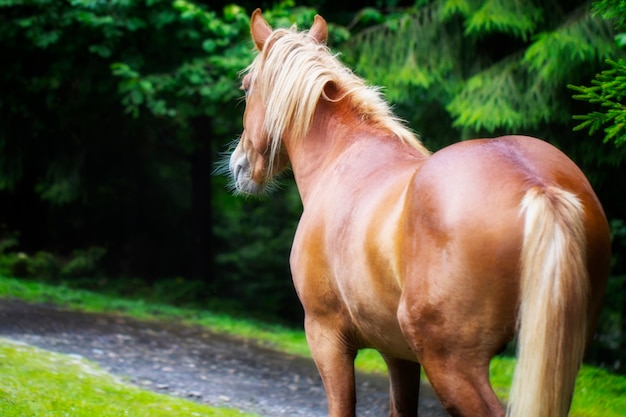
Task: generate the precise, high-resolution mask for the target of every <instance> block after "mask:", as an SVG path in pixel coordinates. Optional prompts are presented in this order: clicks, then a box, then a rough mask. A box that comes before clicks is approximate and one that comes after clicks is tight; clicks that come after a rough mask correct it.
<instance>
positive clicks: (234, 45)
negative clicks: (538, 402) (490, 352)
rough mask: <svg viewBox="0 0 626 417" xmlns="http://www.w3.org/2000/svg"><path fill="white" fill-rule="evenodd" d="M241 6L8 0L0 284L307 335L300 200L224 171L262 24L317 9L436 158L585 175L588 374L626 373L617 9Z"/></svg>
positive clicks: (623, 39) (2, 6) (2, 33)
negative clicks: (193, 312) (549, 156)
mask: <svg viewBox="0 0 626 417" xmlns="http://www.w3.org/2000/svg"><path fill="white" fill-rule="evenodd" d="M235 3H236V4H233V3H232V2H226V1H220V0H217V1H210V2H209V1H200V0H195V1H191V0H189V1H188V0H173V1H172V0H114V1H98V0H71V1H56V0H0V11H1V13H0V52H1V53H2V56H3V57H4V59H3V71H2V73H1V74H0V91H1V94H0V273H2V274H4V275H13V276H21V277H30V278H36V279H46V280H49V281H53V282H66V283H69V284H71V285H81V286H86V287H89V288H92V289H98V290H100V291H111V290H116V291H122V292H124V293H126V294H127V295H129V296H134V297H151V296H154V297H159V298H163V299H165V300H167V301H173V302H181V303H182V302H184V303H196V304H198V305H215V304H216V303H219V305H220V306H224V305H225V304H228V305H230V306H231V307H230V308H233V309H236V310H240V311H244V312H245V314H265V315H268V316H274V317H281V318H283V319H285V318H286V319H287V320H289V321H291V322H292V323H295V324H300V321H301V308H300V306H299V303H298V301H297V299H296V297H295V293H294V291H293V289H292V285H291V281H290V277H289V270H288V263H287V259H288V254H289V248H290V245H291V238H292V235H293V231H294V228H295V225H296V223H297V219H298V217H299V213H300V210H301V207H300V202H299V198H298V194H297V190H296V189H295V187H294V185H293V183H292V182H290V181H289V178H286V179H285V181H284V187H283V189H282V190H279V191H278V192H277V193H275V194H274V195H273V196H271V197H270V198H265V199H263V200H257V199H244V198H236V197H233V196H231V195H230V192H229V189H228V186H227V185H228V179H227V178H225V177H224V176H219V175H211V173H212V172H213V171H214V169H215V167H216V166H217V165H218V164H219V161H220V160H222V159H223V158H224V155H223V154H224V152H225V151H227V150H228V148H229V145H230V144H231V143H232V142H233V141H234V140H235V139H236V138H237V136H238V134H239V133H240V131H241V116H242V113H243V104H242V103H241V102H240V96H241V92H240V91H239V90H238V86H239V76H238V73H239V71H240V70H242V69H243V68H244V67H245V66H246V65H247V64H248V63H249V62H250V61H251V59H252V57H253V52H252V45H251V42H250V40H249V34H248V33H249V32H248V31H249V28H248V19H249V14H250V12H251V11H252V10H253V9H254V8H256V7H262V8H263V9H264V14H265V16H266V18H268V20H269V21H270V23H271V24H272V25H273V26H288V25H291V24H292V23H297V24H298V26H299V27H301V28H306V27H308V25H310V22H311V21H312V17H313V15H314V14H315V13H316V12H319V13H320V14H322V15H323V16H324V17H325V18H326V19H327V20H328V21H329V23H330V24H331V26H330V30H331V33H330V40H329V43H330V46H331V47H332V48H333V49H334V50H336V51H339V52H340V53H341V57H342V59H343V60H344V61H345V62H346V63H347V64H348V65H349V66H350V67H351V68H354V69H355V71H356V72H357V73H358V74H360V75H362V76H363V77H365V78H366V79H367V80H368V81H370V82H371V83H372V84H377V85H381V86H383V88H384V90H383V91H384V93H385V94H386V95H387V97H388V98H389V99H390V100H391V101H392V102H393V104H394V106H395V109H396V111H397V112H398V113H399V114H400V115H401V116H402V117H404V118H405V119H406V120H407V121H408V122H409V124H410V125H411V127H412V128H413V129H414V130H415V131H416V132H418V133H419V134H420V136H421V137H422V139H423V140H424V142H425V144H426V145H427V146H428V147H429V148H430V149H432V150H437V149H439V148H441V147H443V146H445V145H447V144H449V143H452V142H456V141H458V140H463V139H467V138H471V137H489V136H495V135H500V134H505V133H517V134H528V135H534V136H538V137H541V138H543V139H545V140H548V141H550V142H552V143H554V144H555V145H557V146H558V147H560V148H561V149H563V150H564V151H565V152H566V153H567V154H569V155H570V156H571V157H572V158H573V159H574V160H575V161H576V162H577V163H578V164H579V165H580V166H581V167H582V168H583V170H584V171H585V172H586V173H587V175H588V176H589V177H590V178H591V180H592V182H593V185H594V187H595V189H596V190H597V192H598V194H599V196H600V199H601V200H602V202H603V204H604V206H605V209H606V212H607V216H608V217H609V219H610V221H611V225H612V231H613V236H614V267H613V275H612V277H611V281H610V288H609V291H608V294H607V303H606V305H607V308H605V312H604V316H603V318H602V327H601V332H600V335H599V337H598V340H597V342H596V343H595V344H594V349H593V351H592V352H590V360H593V361H594V362H596V363H604V364H605V365H606V366H608V367H609V368H611V369H614V370H621V371H623V370H624V366H623V365H622V364H623V362H624V361H625V360H626V357H625V356H624V355H625V353H624V350H626V349H623V346H624V344H625V342H624V339H625V334H626V308H625V307H624V305H626V303H624V300H625V299H626V278H625V277H626V272H625V271H626V260H625V259H624V256H625V255H624V253H625V249H626V223H625V222H624V220H625V218H626V215H625V214H624V213H626V199H624V197H623V194H624V190H625V189H626V175H624V171H623V167H624V160H625V156H626V150H625V149H626V148H624V146H622V144H623V142H624V137H625V134H624V132H625V131H624V120H625V116H624V91H625V90H624V80H625V71H624V48H623V47H624V44H625V43H626V35H625V34H624V16H625V15H626V11H625V10H623V5H621V4H620V2H619V1H618V0H602V1H599V2H596V3H593V4H592V3H591V2H586V1H565V0H552V1H548V2H539V1H526V2H510V1H506V0H465V1H464V0H432V1H427V0H415V1H398V0H369V1H364V2H363V1H361V2H354V4H352V3H351V2H330V1H327V0H317V1H315V0H311V1H302V2H294V1H289V0H288V1H285V2H282V3H278V2H260V3H259V2H251V1H239V2H235ZM339 3H340V4H339Z"/></svg>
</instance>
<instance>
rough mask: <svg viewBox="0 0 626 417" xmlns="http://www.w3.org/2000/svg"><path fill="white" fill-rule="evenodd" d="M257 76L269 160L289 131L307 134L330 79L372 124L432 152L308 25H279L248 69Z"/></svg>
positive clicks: (299, 135) (298, 136) (255, 82)
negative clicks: (303, 27) (298, 27)
mask: <svg viewBox="0 0 626 417" xmlns="http://www.w3.org/2000/svg"><path fill="white" fill-rule="evenodd" d="M245 72H247V73H249V74H250V76H251V77H252V80H251V85H254V88H255V89H258V90H259V91H260V93H261V95H262V97H263V101H264V102H265V105H266V109H265V110H266V114H265V122H264V128H265V132H266V133H267V135H268V138H269V141H270V143H271V149H270V155H269V158H270V164H269V166H270V167H272V166H273V161H274V160H275V158H276V156H277V155H278V153H279V152H280V149H281V141H282V138H283V135H284V133H285V132H286V131H289V133H290V134H291V135H292V137H293V138H295V139H296V140H298V139H303V138H304V137H305V136H306V134H307V132H308V131H309V128H310V127H311V123H312V122H313V116H314V114H315V108H316V106H317V103H318V102H319V100H320V99H321V98H324V99H326V100H329V101H330V100H331V99H330V98H328V97H327V96H326V95H325V93H324V87H325V86H326V85H327V83H329V82H333V83H334V85H336V86H338V87H339V88H340V91H341V92H342V96H341V97H340V98H339V99H336V100H334V101H341V100H347V101H348V102H349V103H350V105H351V107H352V108H353V109H354V111H356V112H357V113H359V114H360V116H361V118H362V119H363V120H366V121H367V123H369V124H370V125H372V126H374V127H376V128H378V129H381V130H384V131H388V132H390V133H391V134H393V135H394V136H396V137H397V138H398V139H399V140H401V141H403V142H405V143H406V144H407V145H409V146H412V147H413V148H415V149H417V150H418V151H420V152H421V153H423V154H424V155H429V154H430V152H429V151H428V150H427V149H426V147H424V145H423V144H422V142H421V141H420V140H419V139H418V137H417V136H416V135H415V134H414V133H413V132H411V131H410V130H409V129H408V128H407V127H406V126H405V125H404V122H403V121H402V120H400V119H399V118H397V117H396V116H394V115H393V113H392V112H391V108H390V106H389V105H388V104H387V102H386V101H385V100H384V99H383V98H382V96H381V94H380V92H379V89H378V88H375V87H370V86H367V85H366V83H365V81H364V80H363V79H362V78H360V77H358V76H356V75H355V74H354V73H353V72H352V71H351V70H350V69H348V68H347V67H346V66H345V65H343V64H342V63H341V62H340V61H339V60H338V59H337V57H336V56H335V55H333V54H332V53H331V52H330V50H329V48H328V47H327V46H326V45H323V44H320V43H318V42H317V41H315V40H314V39H313V38H312V37H311V36H310V35H309V33H308V31H304V32H297V31H296V28H295V26H294V27H292V28H291V29H277V30H275V31H274V32H272V34H271V35H270V37H269V38H268V39H267V40H266V42H265V46H264V48H263V50H262V51H261V52H260V53H259V54H258V55H257V57H256V58H255V60H254V61H253V62H252V64H251V65H250V66H249V67H248V68H247V69H246V70H245Z"/></svg>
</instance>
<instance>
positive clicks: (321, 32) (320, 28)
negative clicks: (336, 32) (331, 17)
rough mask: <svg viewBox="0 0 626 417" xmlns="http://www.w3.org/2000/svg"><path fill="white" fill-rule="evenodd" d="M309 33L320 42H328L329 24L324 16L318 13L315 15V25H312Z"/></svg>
mask: <svg viewBox="0 0 626 417" xmlns="http://www.w3.org/2000/svg"><path fill="white" fill-rule="evenodd" d="M309 34H310V35H311V36H313V38H315V40H316V41H318V42H319V43H326V39H327V38H328V26H327V25H326V20H324V18H323V17H322V16H320V15H318V14H316V15H315V19H314V20H313V26H311V29H310V30H309Z"/></svg>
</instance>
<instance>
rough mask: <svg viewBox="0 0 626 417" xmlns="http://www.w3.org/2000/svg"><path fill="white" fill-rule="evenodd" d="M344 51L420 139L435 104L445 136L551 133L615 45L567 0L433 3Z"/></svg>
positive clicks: (598, 22)
mask: <svg viewBox="0 0 626 417" xmlns="http://www.w3.org/2000/svg"><path fill="white" fill-rule="evenodd" d="M459 28H463V30H462V31H461V30H459ZM342 50H343V51H344V53H345V55H346V57H347V58H348V60H349V61H350V63H351V64H352V65H353V66H354V67H356V70H357V71H358V72H359V73H360V74H362V75H363V76H364V77H365V78H367V79H368V80H370V81H371V82H372V83H374V84H378V85H383V86H384V87H385V89H386V90H385V91H386V93H387V96H388V97H389V98H390V100H391V101H393V102H396V103H398V104H399V105H401V106H403V107H404V106H406V107H407V108H410V109H411V110H412V113H411V114H410V115H408V118H409V119H410V121H411V122H412V123H414V124H415V126H416V130H418V132H420V131H424V132H426V135H428V134H429V131H430V127H429V125H430V124H432V117H431V115H432V112H433V111H432V108H433V107H434V106H436V107H440V108H444V109H445V111H446V112H447V113H448V115H449V116H450V117H451V118H452V120H453V125H452V127H453V129H450V128H448V130H447V133H448V135H449V136H451V137H459V136H461V137H462V138H468V137H471V136H476V135H484V134H489V135H492V134H496V133H500V132H524V133H527V134H534V135H537V136H548V135H547V133H546V132H549V131H550V130H551V128H550V127H549V126H554V125H564V124H567V123H569V122H570V121H571V116H570V113H569V107H570V106H571V104H570V101H571V97H570V96H568V95H567V94H564V93H563V89H564V86H565V85H566V84H567V83H568V82H573V81H574V80H582V79H585V76H588V75H590V74H592V71H591V70H592V68H594V67H596V66H597V65H598V64H599V63H600V62H602V61H603V60H605V59H607V58H609V57H610V56H611V55H612V54H614V53H615V52H616V51H617V47H616V45H615V42H614V41H613V39H612V33H611V27H610V24H608V23H607V21H606V20H603V19H601V18H598V17H594V16H592V15H591V14H590V13H588V12H587V11H586V10H584V9H583V8H582V7H581V8H576V7H574V6H573V5H571V4H566V2H564V1H559V0H553V1H551V2H547V3H543V4H541V5H540V4H538V3H537V2H511V1H503V0H482V1H469V0H435V1H433V2H430V3H429V4H428V5H427V6H423V7H415V8H408V9H406V10H405V11H404V13H394V14H390V15H388V16H385V19H384V20H383V23H381V24H378V25H375V26H371V27H368V28H365V29H364V30H362V31H361V32H359V33H357V34H355V35H353V36H352V37H351V39H350V40H349V41H348V43H347V44H346V46H345V48H342ZM435 51H436V52H435ZM438 135H439V133H438ZM437 142H439V143H441V141H436V142H435V146H438V145H437Z"/></svg>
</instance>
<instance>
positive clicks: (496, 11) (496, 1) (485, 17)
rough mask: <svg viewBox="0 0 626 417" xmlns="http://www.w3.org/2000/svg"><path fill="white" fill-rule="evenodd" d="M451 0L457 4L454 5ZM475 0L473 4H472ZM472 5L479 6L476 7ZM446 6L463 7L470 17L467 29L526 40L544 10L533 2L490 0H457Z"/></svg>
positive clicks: (448, 8)
mask: <svg viewBox="0 0 626 417" xmlns="http://www.w3.org/2000/svg"><path fill="white" fill-rule="evenodd" d="M447 3H452V4H454V7H450V6H449V5H448V4H447ZM470 3H471V4H470ZM472 6H477V7H476V8H475V9H473V10H472ZM444 7H445V8H446V10H450V11H451V10H454V9H455V8H456V9H457V10H459V11H463V12H464V13H463V14H464V15H465V16H466V17H467V20H466V22H465V33H466V34H468V35H476V36H484V35H485V34H488V33H492V32H496V33H507V34H510V35H512V36H514V37H518V38H522V39H524V40H526V39H527V38H528V37H529V35H531V34H532V33H534V31H535V29H536V28H537V25H538V24H539V23H540V21H541V18H542V14H543V11H542V9H541V8H539V7H537V6H535V5H534V4H533V3H532V2H514V3H513V4H511V2H509V1H505V0H488V1H485V2H482V3H478V2H467V4H466V5H463V6H461V5H460V4H458V2H457V1H456V0H453V1H450V2H446V5H445V6H444Z"/></svg>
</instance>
